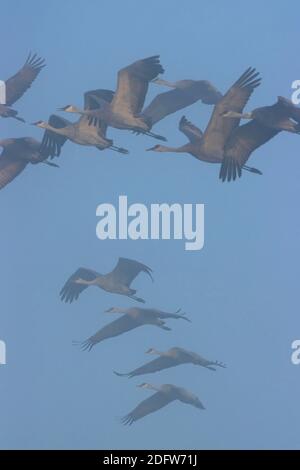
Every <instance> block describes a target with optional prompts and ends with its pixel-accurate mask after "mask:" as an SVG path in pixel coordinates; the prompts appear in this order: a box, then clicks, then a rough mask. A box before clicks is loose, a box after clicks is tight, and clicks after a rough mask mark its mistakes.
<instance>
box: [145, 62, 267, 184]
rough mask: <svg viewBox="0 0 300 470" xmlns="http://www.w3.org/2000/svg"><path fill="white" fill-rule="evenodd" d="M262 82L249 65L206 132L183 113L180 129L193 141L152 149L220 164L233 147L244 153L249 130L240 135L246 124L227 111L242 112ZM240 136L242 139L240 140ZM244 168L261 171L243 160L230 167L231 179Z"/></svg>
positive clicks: (223, 100) (222, 102) (224, 99)
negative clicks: (186, 154)
mask: <svg viewBox="0 0 300 470" xmlns="http://www.w3.org/2000/svg"><path fill="white" fill-rule="evenodd" d="M260 82H261V79H260V78H259V74H258V72H256V71H255V69H253V68H249V69H247V70H246V71H245V72H244V73H243V74H242V75H241V77H240V78H239V79H238V80H237V81H236V82H235V83H234V84H233V85H232V86H231V88H230V89H229V90H228V91H227V93H226V94H225V95H224V96H223V98H221V99H220V100H219V101H218V103H217V104H216V105H215V107H214V111H213V113H212V116H211V119H210V121H209V123H208V126H207V128H206V130H205V132H204V133H203V132H202V131H201V130H200V129H199V128H198V127H196V126H195V125H194V124H192V123H191V122H189V121H188V120H187V119H186V118H185V117H184V116H183V118H182V119H181V120H180V123H179V129H180V130H181V131H182V132H183V133H184V134H185V135H186V136H187V138H188V139H189V143H187V144H185V145H182V146H181V147H166V146H164V145H156V146H154V147H152V148H150V149H148V150H153V151H155V152H173V153H189V154H191V155H192V156H193V157H195V158H197V159H198V160H202V161H204V162H208V163H219V164H220V163H222V162H223V160H225V159H226V158H227V157H228V156H229V155H230V154H231V152H232V149H234V151H235V152H236V153H237V154H239V153H243V148H242V147H243V145H245V146H246V145H247V139H248V135H247V132H245V135H244V136H242V135H239V136H238V132H239V130H240V129H241V128H242V127H243V126H241V127H238V125H239V122H240V118H235V119H226V117H224V114H225V112H226V111H228V109H232V110H233V111H235V112H238V113H241V112H242V111H243V109H244V107H245V106H246V104H247V102H248V100H249V98H250V96H251V94H252V93H253V91H254V89H255V88H256V87H258V86H259V85H260ZM242 132H243V131H242ZM242 132H241V134H242ZM239 137H240V140H238V138H239ZM263 143H264V141H262V142H259V143H258V144H257V145H256V147H258V146H259V145H262V144H263ZM252 150H254V149H252ZM252 150H251V151H252ZM231 168H232V170H231ZM242 169H244V170H247V171H250V172H251V173H257V174H261V172H260V171H259V170H257V169H256V168H252V167H248V166H247V165H245V164H243V165H241V166H238V167H234V168H233V167H230V172H229V177H230V179H229V180H231V179H236V177H237V175H238V176H240V175H241V172H242Z"/></svg>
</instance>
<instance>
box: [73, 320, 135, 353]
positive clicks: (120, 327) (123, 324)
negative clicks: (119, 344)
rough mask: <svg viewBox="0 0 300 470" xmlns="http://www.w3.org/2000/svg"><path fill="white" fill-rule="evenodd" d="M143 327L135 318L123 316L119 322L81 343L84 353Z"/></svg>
mask: <svg viewBox="0 0 300 470" xmlns="http://www.w3.org/2000/svg"><path fill="white" fill-rule="evenodd" d="M138 326H141V324H140V323H139V322H137V321H136V320H135V319H134V318H132V317H130V316H129V315H123V316H122V317H120V318H118V319H117V320H114V321H112V322H111V323H109V324H108V325H105V326H104V327H103V328H101V330H99V331H97V333H95V334H94V335H93V336H91V337H90V338H88V339H87V340H85V341H83V342H82V343H81V348H82V350H84V351H87V350H88V351H90V350H91V349H92V348H93V347H94V346H95V345H96V344H98V343H100V342H101V341H104V340H105V339H108V338H113V337H114V336H119V335H121V334H123V333H126V331H130V330H133V329H134V328H137V327H138Z"/></svg>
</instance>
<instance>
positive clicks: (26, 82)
mask: <svg viewBox="0 0 300 470" xmlns="http://www.w3.org/2000/svg"><path fill="white" fill-rule="evenodd" d="M45 65H46V64H45V61H44V59H42V58H41V57H38V56H37V55H36V54H34V55H31V54H29V56H28V58H27V60H26V62H25V64H24V65H23V67H22V68H21V69H20V70H19V71H18V72H17V73H16V74H15V75H13V76H12V77H10V78H9V79H8V80H7V81H6V82H5V85H6V104H7V105H8V106H11V105H12V104H14V103H15V102H16V101H17V100H18V99H19V98H21V96H23V94H24V93H25V92H26V90H28V88H30V86H31V84H32V83H33V81H34V80H35V79H36V77H37V76H38V74H39V73H40V71H41V70H42V68H43V67H45Z"/></svg>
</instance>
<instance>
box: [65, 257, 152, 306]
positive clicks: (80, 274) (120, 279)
mask: <svg viewBox="0 0 300 470" xmlns="http://www.w3.org/2000/svg"><path fill="white" fill-rule="evenodd" d="M140 272H144V273H146V274H148V276H149V277H150V278H151V279H152V281H153V278H152V275H151V272H152V269H150V268H149V267H148V266H146V265H145V264H142V263H139V262H138V261H134V260H131V259H127V258H119V261H118V263H117V265H116V267H115V268H114V269H113V271H111V272H109V273H107V274H100V273H98V272H96V271H93V270H91V269H87V268H79V269H77V271H75V273H73V274H72V275H71V276H70V277H69V279H68V280H67V282H66V283H65V285H64V286H63V288H62V289H61V291H60V296H61V300H63V301H64V302H70V303H71V302H73V300H77V299H78V297H79V295H80V294H81V292H83V291H84V290H85V289H86V288H87V287H89V286H97V287H100V289H103V290H105V291H106V292H111V293H113V294H120V295H126V296H127V297H130V298H131V299H134V300H137V301H138V302H142V303H145V301H144V299H141V298H140V297H136V296H135V294H136V290H135V289H131V288H130V285H131V283H132V281H133V280H134V279H135V278H136V277H137V275H138V274H139V273H140Z"/></svg>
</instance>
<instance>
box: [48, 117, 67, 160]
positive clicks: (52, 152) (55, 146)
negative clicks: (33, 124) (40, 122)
mask: <svg viewBox="0 0 300 470" xmlns="http://www.w3.org/2000/svg"><path fill="white" fill-rule="evenodd" d="M48 123H49V124H50V125H51V126H52V127H55V128H56V129H62V128H64V127H66V126H68V125H70V124H71V123H70V121H68V120H67V119H64V118H62V117H60V116H57V115H56V114H51V116H50V118H49V121H48ZM66 140H68V139H67V137H65V136H63V135H60V134H56V132H53V131H50V130H48V129H46V130H45V132H44V136H43V140H42V143H41V153H42V154H45V155H48V156H50V157H51V158H54V157H59V155H60V152H61V148H62V146H63V145H64V143H65V142H66Z"/></svg>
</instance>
